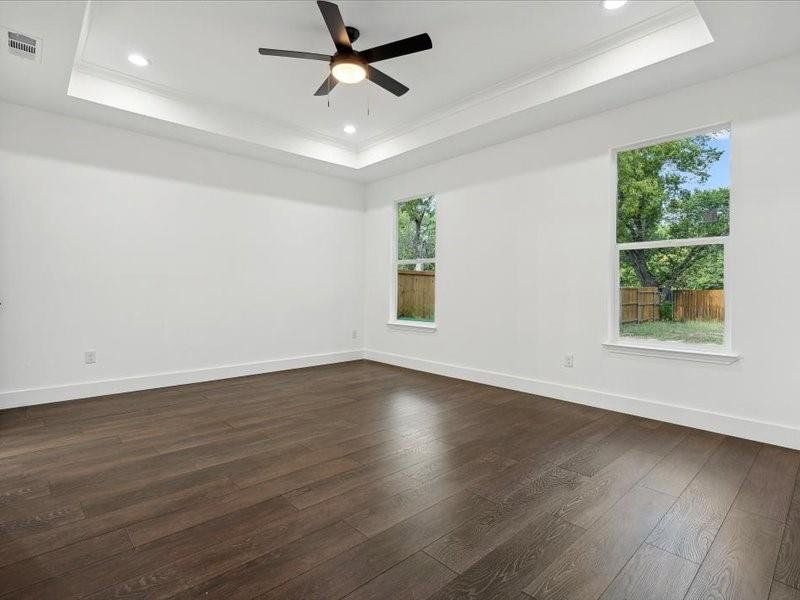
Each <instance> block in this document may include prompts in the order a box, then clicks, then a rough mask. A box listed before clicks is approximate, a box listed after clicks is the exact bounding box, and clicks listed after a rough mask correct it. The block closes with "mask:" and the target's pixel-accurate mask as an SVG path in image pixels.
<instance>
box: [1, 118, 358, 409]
mask: <svg viewBox="0 0 800 600" xmlns="http://www.w3.org/2000/svg"><path fill="white" fill-rule="evenodd" d="M362 244H363V188H362V186H361V185H360V184H356V183H353V182H347V181H344V180H339V179H335V178H330V177H325V176H321V175H314V174H310V173H306V172H301V171H297V170H293V169H288V168H283V167H279V166H274V165H270V164H265V163H262V162H258V161H254V160H250V159H246V158H241V157H236V156H231V155H226V154H222V153H217V152H212V151H207V150H203V149H200V148H197V147H194V146H191V145H185V144H180V143H174V142H169V141H165V140H161V139H156V138H153V137H148V136H144V135H139V134H135V133H131V132H128V131H124V130H120V129H114V128H109V127H105V126H101V125H97V124H93V123H89V122H84V121H79V120H75V119H71V118H66V117H62V116H58V115H54V114H51V113H46V112H41V111H37V110H33V109H29V108H23V107H20V106H15V105H10V104H1V103H0V301H2V307H0V408H3V407H8V406H14V405H20V404H30V403H33V402H39V401H52V400H58V399H64V398H72V397H82V396H89V395H95V394H100V393H107V392H111V391H118V390H127V389H137V388H147V387H155V386H158V385H166V384H170V383H179V382H185V381H193V380H202V379H213V378H217V377H224V376H231V375H237V374H244V373H250V372H259V371H267V370H271V369H274V368H285V367H290V366H298V365H301V364H309V363H314V362H328V361H331V360H338V359H345V358H353V357H354V356H359V355H360V352H355V353H354V352H353V350H356V349H360V348H361V345H362V344H361V339H360V335H359V339H357V340H354V339H352V330H354V329H357V330H360V329H361V324H362V320H363V315H362V304H363V303H362V287H363V280H362V278H363V263H362V251H363V247H362ZM359 333H360V332H359ZM90 349H91V350H95V351H96V352H97V364H95V365H91V366H87V365H84V364H83V360H84V351H86V350H90ZM331 353H333V354H331ZM309 355H315V356H312V357H310V358H309ZM316 355H325V356H316ZM297 357H305V358H300V359H299V360H298V359H297ZM283 359H295V360H283ZM187 371H188V372H187ZM176 372H177V373H176ZM130 378H133V379H130ZM91 382H94V383H91ZM97 382H100V383H97ZM42 388H45V389H42Z"/></svg>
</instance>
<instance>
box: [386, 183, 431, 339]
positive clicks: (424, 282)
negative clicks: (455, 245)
mask: <svg viewBox="0 0 800 600" xmlns="http://www.w3.org/2000/svg"><path fill="white" fill-rule="evenodd" d="M395 219H396V221H395V223H396V226H395V235H396V244H395V268H394V273H395V293H394V294H393V296H394V302H393V303H392V305H393V308H392V312H393V313H394V314H393V317H392V318H393V320H394V319H396V320H397V321H400V322H403V323H405V324H408V325H414V324H417V325H422V326H425V325H428V326H430V324H432V323H433V322H434V318H435V316H436V301H435V300H436V199H435V198H434V197H433V196H422V197H419V198H413V199H411V200H405V201H403V202H398V203H397V211H396V213H395Z"/></svg>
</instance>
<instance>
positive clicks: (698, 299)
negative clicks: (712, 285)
mask: <svg viewBox="0 0 800 600" xmlns="http://www.w3.org/2000/svg"><path fill="white" fill-rule="evenodd" d="M673 298H674V302H675V306H674V308H673V315H674V319H675V320H676V321H724V320H725V290H675V291H674V292H673Z"/></svg>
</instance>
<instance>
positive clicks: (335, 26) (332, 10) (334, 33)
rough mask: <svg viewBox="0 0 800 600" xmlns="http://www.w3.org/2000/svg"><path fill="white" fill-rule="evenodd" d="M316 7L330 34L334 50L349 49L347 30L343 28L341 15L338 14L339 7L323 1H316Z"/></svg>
mask: <svg viewBox="0 0 800 600" xmlns="http://www.w3.org/2000/svg"><path fill="white" fill-rule="evenodd" d="M317 6H319V11H320V12H321V13H322V18H323V19H325V25H327V26H328V31H330V33H331V37H332V38H333V43H334V45H335V46H336V49H337V50H342V49H346V50H349V49H351V48H352V46H351V45H350V36H349V35H347V29H346V28H345V26H344V19H342V13H341V12H339V7H338V6H336V5H335V4H334V3H333V2H325V0H317Z"/></svg>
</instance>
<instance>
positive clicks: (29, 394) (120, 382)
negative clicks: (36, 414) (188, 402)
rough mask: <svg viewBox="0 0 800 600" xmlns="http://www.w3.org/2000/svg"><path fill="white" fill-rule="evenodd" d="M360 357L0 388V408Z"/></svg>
mask: <svg viewBox="0 0 800 600" xmlns="http://www.w3.org/2000/svg"><path fill="white" fill-rule="evenodd" d="M361 358H364V352H363V350H348V351H342V352H330V353H327V354H309V355H306V356H294V357H291V358H278V359H274V360H265V361H259V362H253V363H241V364H234V365H222V366H219V367H209V368H205V369H195V370H189V371H172V372H168V373H154V374H150V375H139V376H136V377H124V378H120V379H106V380H102V381H86V382H81V383H70V384H66V385H58V386H53V387H42V388H31V389H22V390H10V391H7V392H0V409H4V408H14V407H17V406H32V405H34V404H47V403H49V402H62V401H64V400H75V399H77V398H91V397H93V396H105V395H107V394H120V393H123V392H136V391H139V390H150V389H155V388H162V387H169V386H172V385H182V384H185V383H199V382H202V381H214V380H217V379H228V378H229V377H243V376H245V375H259V374H261V373H272V372H274V371H286V370H288V369H300V368H302V367H314V366H318V365H328V364H333V363H339V362H346V361H349V360H358V359H361Z"/></svg>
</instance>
